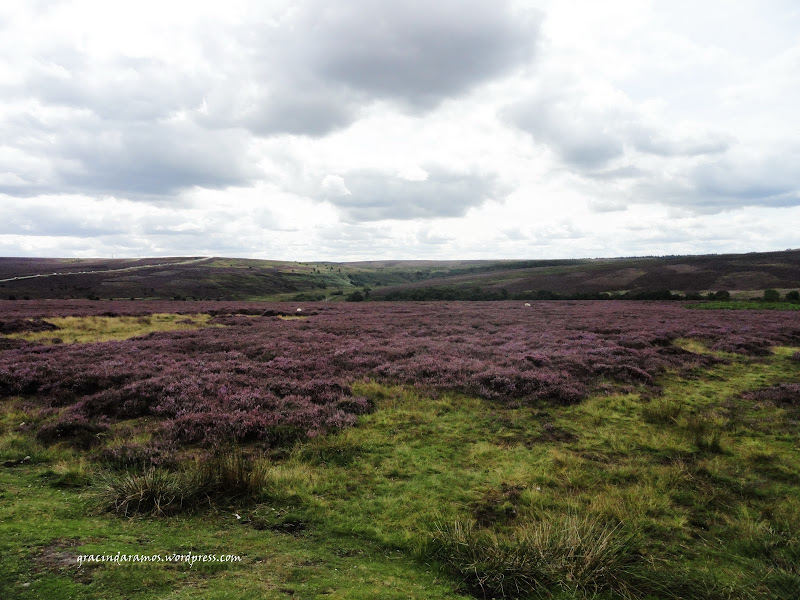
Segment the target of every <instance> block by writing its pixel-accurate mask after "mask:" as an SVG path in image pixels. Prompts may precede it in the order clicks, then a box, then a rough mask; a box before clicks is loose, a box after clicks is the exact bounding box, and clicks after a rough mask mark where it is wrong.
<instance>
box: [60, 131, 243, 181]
mask: <svg viewBox="0 0 800 600" xmlns="http://www.w3.org/2000/svg"><path fill="white" fill-rule="evenodd" d="M109 133H110V135H109ZM246 145H247V142H246V138H245V137H244V136H243V135H242V134H241V132H236V131H226V130H218V131H213V132H209V131H203V130H202V129H200V128H198V127H197V126H196V125H194V124H192V123H188V122H184V123H169V124H163V125H159V124H148V125H147V126H143V127H140V128H130V129H127V130H123V131H117V132H103V133H102V134H101V135H94V136H88V137H86V138H84V139H81V140H78V141H76V142H71V141H65V143H64V147H63V150H64V153H65V155H67V156H70V157H72V158H73V159H74V160H77V161H78V162H79V165H80V166H79V168H78V169H75V170H70V171H65V172H63V173H62V177H63V181H64V183H65V184H66V185H67V186H68V187H70V188H73V189H79V190H93V191H97V192H103V193H129V194H155V195H162V194H168V193H174V192H177V191H179V190H181V189H185V188H189V187H193V186H198V187H206V188H224V187H228V186H234V185H241V184H244V183H247V182H248V181H250V180H252V179H253V178H254V177H255V176H256V172H255V169H254V168H253V167H250V166H249V165H248V163H247V161H246V160H245V151H244V150H243V147H246Z"/></svg>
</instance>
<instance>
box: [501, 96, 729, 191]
mask: <svg viewBox="0 0 800 600" xmlns="http://www.w3.org/2000/svg"><path fill="white" fill-rule="evenodd" d="M557 85H558V84H555V87H556V89H554V90H553V91H547V92H545V91H540V92H538V93H536V94H534V95H533V96H531V97H529V98H527V99H526V100H524V101H522V102H518V103H516V104H514V105H512V106H510V107H508V108H507V109H506V111H505V117H506V120H507V121H509V122H510V123H511V124H513V125H514V126H516V127H518V128H519V129H521V130H523V131H525V132H527V133H529V134H530V135H531V137H533V139H534V140H535V141H537V142H540V143H544V144H546V145H547V146H548V147H550V148H551V149H553V150H554V151H555V152H556V154H557V155H558V156H559V157H560V158H561V160H562V161H564V162H566V163H567V164H569V165H570V166H572V167H574V168H576V169H577V170H578V171H579V172H581V174H583V175H586V176H589V177H593V178H616V177H626V176H630V174H631V173H632V172H631V171H628V173H625V172H624V171H622V170H621V169H613V168H612V169H609V168H608V166H609V163H611V162H612V161H614V160H615V159H618V158H621V157H623V156H625V155H626V154H627V153H628V152H629V151H630V150H636V151H638V152H642V153H645V154H651V155H657V156H664V157H679V156H700V155H713V154H722V153H724V152H726V151H728V150H729V149H730V148H731V147H732V145H733V139H732V138H731V137H730V136H728V135H725V134H722V133H719V132H713V131H703V132H697V133H694V134H691V135H687V134H682V133H680V132H672V131H666V130H662V129H659V128H657V127H654V126H652V125H649V124H647V123H646V122H645V120H644V119H643V118H642V116H641V115H640V114H639V113H638V111H637V110H636V109H635V107H633V106H632V105H630V104H626V103H625V102H624V101H623V98H622V97H621V98H620V99H619V102H616V103H614V102H609V101H608V100H607V99H606V100H604V101H603V100H600V101H595V100H594V98H593V97H592V95H591V94H590V93H589V91H587V90H584V89H581V88H580V87H575V86H570V85H567V84H564V85H562V86H561V87H560V88H559V87H557Z"/></svg>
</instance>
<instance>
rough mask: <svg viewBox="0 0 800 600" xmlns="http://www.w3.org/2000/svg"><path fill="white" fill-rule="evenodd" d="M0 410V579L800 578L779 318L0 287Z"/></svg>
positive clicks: (604, 583)
mask: <svg viewBox="0 0 800 600" xmlns="http://www.w3.org/2000/svg"><path fill="white" fill-rule="evenodd" d="M0 411H2V412H1V413H0V460H2V461H3V462H2V467H0V500H2V502H0V552H1V553H2V554H0V592H2V593H0V597H3V598H42V597H47V598H87V599H88V598H188V597H192V598H195V597H203V598H318V597H320V598H321V597H325V598H377V597H380V598H469V597H477V598H565V599H585V598H607V599H616V598H631V599H633V598H636V599H645V598H681V599H693V598H697V599H701V598H703V599H705V598H710V599H735V598H742V599H760V598H764V599H770V598H775V599H779V598H792V597H796V592H797V591H798V590H800V568H799V567H798V564H800V517H798V515H799V514H800V447H799V445H798V441H799V440H800V432H799V431H798V422H799V421H800V319H798V313H797V312H796V311H766V310H746V311H745V310H741V311H731V310H716V309H711V310H690V309H688V308H686V307H685V306H683V305H682V303H678V302H670V303H660V302H635V301H604V302H589V301H587V302H568V301H564V302H531V303H528V304H525V303H523V302H502V301H498V302H432V303H425V302H421V303H412V302H395V303H373V302H366V303H333V302H331V303H302V304H297V303H294V304H286V303H284V304H281V303H271V304H263V303H244V302H213V301H208V302H174V301H160V302H155V301H153V302H147V301H136V302H133V301H114V302H112V301H81V300H60V301H59V300H41V301H0ZM190 550H191V551H194V552H195V553H198V554H203V553H207V554H211V553H213V554H218V555H236V556H238V557H239V558H240V559H241V560H240V561H239V562H235V563H230V564H228V563H225V564H219V563H213V564H195V565H194V566H193V567H188V566H186V565H185V564H172V563H169V564H161V563H159V564H146V565H143V564H121V563H113V562H105V563H82V564H81V565H78V557H79V556H80V555H85V554H107V555H113V554H116V553H118V552H122V553H123V554H138V553H140V554H147V555H154V554H167V553H171V552H179V551H190ZM142 580H144V581H146V582H147V583H148V585H147V589H146V590H145V589H142V587H141V585H140V583H141V581H142Z"/></svg>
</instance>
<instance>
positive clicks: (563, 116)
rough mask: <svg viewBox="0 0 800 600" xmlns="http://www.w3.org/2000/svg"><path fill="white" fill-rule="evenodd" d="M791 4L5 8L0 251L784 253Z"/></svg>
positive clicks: (24, 0) (794, 234) (788, 214)
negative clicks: (763, 251)
mask: <svg viewBox="0 0 800 600" xmlns="http://www.w3.org/2000/svg"><path fill="white" fill-rule="evenodd" d="M798 232H800V3H798V2H797V1H796V0H753V1H749V0H736V1H730V0H719V1H716V0H692V1H688V0H686V1H684V0H653V1H651V2H647V1H645V0H632V1H624V0H604V1H603V2H597V1H596V0H587V1H578V0H575V1H573V0H558V1H555V0H553V1H547V0H542V1H533V0H520V1H511V0H509V1H508V2H504V1H501V0H424V1H423V0H420V1H417V0H336V1H332V0H295V1H289V0H273V1H271V2H266V1H247V0H226V1H225V2H219V1H214V2H202V1H198V0H190V1H186V2H183V1H178V0H158V1H150V0H137V1H136V2H133V1H129V2H128V1H125V2H123V1H119V2H109V1H108V0H98V1H81V0H3V1H2V2H1V3H0V255H2V256H63V257H90V256H100V257H110V256H112V255H113V256H115V257H123V256H131V257H136V256H168V255H169V256H176V255H177V256H180V255H217V256H243V257H256V258H274V259H290V260H360V259H381V258H431V259H435V258H439V259H459V258H460V259H467V258H540V257H541V258H566V257H599V256H630V255H663V254H691V253H694V254H696V253H708V252H747V251H761V250H783V249H785V248H789V247H800V243H798V238H799V237H800V236H799V235H798Z"/></svg>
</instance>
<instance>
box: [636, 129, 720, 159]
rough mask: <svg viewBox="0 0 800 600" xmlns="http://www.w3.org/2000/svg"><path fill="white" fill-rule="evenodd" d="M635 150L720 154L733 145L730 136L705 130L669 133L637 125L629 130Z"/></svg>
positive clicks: (681, 153)
mask: <svg viewBox="0 0 800 600" xmlns="http://www.w3.org/2000/svg"><path fill="white" fill-rule="evenodd" d="M630 137H631V141H632V142H633V145H634V146H635V147H636V149H637V150H639V151H640V152H646V153H648V154H656V155H659V156H699V155H702V154H722V153H724V152H726V151H727V150H729V149H730V148H731V146H732V145H733V139H732V138H731V137H730V136H727V135H723V134H720V133H714V132H705V133H702V134H700V135H695V136H678V135H669V134H667V133H665V132H661V131H656V130H654V129H652V128H644V127H638V128H635V129H634V131H632V132H631V135H630Z"/></svg>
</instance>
